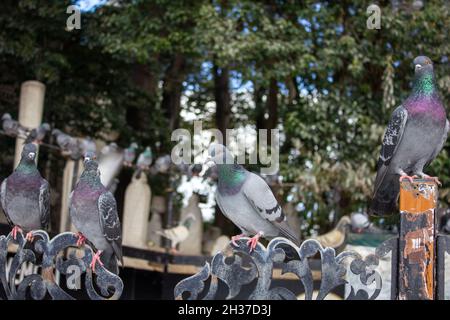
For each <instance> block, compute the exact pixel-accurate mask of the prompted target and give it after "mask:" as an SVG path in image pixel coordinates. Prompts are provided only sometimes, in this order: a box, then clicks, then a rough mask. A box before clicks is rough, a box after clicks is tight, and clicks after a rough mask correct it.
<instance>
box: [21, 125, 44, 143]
mask: <svg viewBox="0 0 450 320" xmlns="http://www.w3.org/2000/svg"><path fill="white" fill-rule="evenodd" d="M50 130H51V128H50V125H49V124H48V123H45V122H44V123H43V124H41V125H40V126H39V127H37V128H34V129H33V130H31V131H30V133H28V135H27V138H26V139H25V142H24V144H27V143H37V144H40V143H42V141H44V139H45V136H46V135H47V133H48V132H50Z"/></svg>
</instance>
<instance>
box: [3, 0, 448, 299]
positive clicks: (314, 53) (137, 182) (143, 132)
mask: <svg viewBox="0 0 450 320" xmlns="http://www.w3.org/2000/svg"><path fill="white" fill-rule="evenodd" d="M372 3H375V4H377V5H378V6H379V7H380V8H381V26H380V27H381V28H380V29H368V28H367V25H366V21H367V19H368V17H369V16H370V14H369V13H367V12H366V10H367V8H368V6H369V5H370V4H372ZM73 4H75V5H77V6H78V7H79V8H80V10H81V14H80V16H81V20H80V28H79V29H74V30H69V29H68V27H67V19H68V18H69V16H70V15H71V13H67V7H68V6H70V5H73ZM449 7H450V6H449V2H448V1H445V0H441V1H437V0H435V1H432V0H423V1H418V0H415V1H413V0H409V1H406V0H404V1H402V0H397V1H394V0H391V1H370V2H369V1H356V2H354V1H294V0H268V1H246V0H241V1H237V0H222V1H221V0H195V1H194V0H185V1H182V0H180V1H173V0H153V1H150V0H148V1H144V0H134V1H131V0H130V1H119V0H116V1H114V0H110V1H108V0H84V1H83V0H80V1H62V0H59V1H38V0H3V1H2V2H1V4H0V26H1V28H0V113H1V114H3V113H6V112H7V113H10V114H11V115H12V118H14V119H18V118H20V115H19V106H20V105H21V103H20V101H21V99H22V98H21V95H22V94H26V92H25V91H24V89H23V87H22V90H21V86H22V84H23V83H24V82H26V81H30V80H34V81H38V82H39V83H41V84H43V85H44V89H42V88H41V89H38V90H41V91H40V94H41V95H42V96H43V109H42V115H39V116H37V115H36V117H41V118H42V119H41V120H42V121H39V122H47V123H49V124H50V126H51V127H52V128H58V129H60V130H61V131H63V132H65V133H67V134H69V135H70V136H71V137H76V138H77V139H78V141H79V142H80V144H83V141H91V142H94V143H95V150H96V151H97V154H98V157H99V161H100V163H101V168H103V170H104V171H105V172H106V173H105V177H106V178H105V179H106V180H107V181H105V184H107V185H108V187H109V188H111V189H112V191H114V194H115V197H116V199H117V202H118V208H119V214H120V216H121V220H122V222H123V226H124V234H125V233H127V231H126V230H129V233H130V232H131V233H133V232H134V231H133V230H136V228H137V226H139V227H142V226H144V228H143V229H142V228H141V229H142V231H141V232H140V233H139V235H136V237H137V238H138V239H137V238H133V239H132V237H131V238H129V239H128V240H126V236H125V235H124V240H125V242H124V245H125V246H128V247H129V251H125V252H128V255H129V259H127V260H126V264H127V265H128V266H129V268H128V269H126V270H125V271H124V277H130V279H133V280H132V281H136V279H137V278H136V277H137V275H136V274H137V273H139V272H143V271H142V270H147V271H148V270H150V271H149V272H153V273H145V274H144V273H142V274H143V275H142V274H141V276H142V277H148V278H147V280H148V281H149V283H156V282H157V283H159V285H160V286H161V287H162V286H163V285H162V284H161V283H162V280H161V279H163V278H161V277H162V276H161V275H160V273H161V272H162V273H163V274H165V275H166V276H168V277H171V276H172V275H171V274H179V273H184V274H188V273H194V272H195V270H196V269H195V268H194V269H189V268H187V267H186V268H184V269H183V268H181V267H179V268H178V269H176V270H172V271H171V270H169V269H170V268H169V269H168V265H169V264H170V263H169V262H168V261H166V260H164V261H159V262H158V263H160V264H162V265H164V268H162V269H158V268H159V267H157V266H156V264H157V263H156V262H155V263H153V264H151V263H150V265H152V267H148V264H149V263H147V262H146V264H145V267H142V263H141V262H142V260H146V261H147V260H151V259H153V258H151V257H154V256H153V255H152V253H148V252H167V250H168V249H169V248H170V247H171V245H170V243H167V241H166V240H164V238H163V237H161V236H160V235H158V234H156V233H155V232H156V231H161V230H162V229H164V228H172V227H174V226H177V225H179V224H180V223H181V224H182V222H183V221H184V220H183V219H184V217H186V215H187V214H189V213H191V214H192V213H195V215H196V216H197V219H196V220H195V221H196V223H195V227H194V228H191V229H190V237H192V239H193V240H192V241H189V240H188V241H184V243H185V244H184V245H183V242H182V243H180V244H179V245H178V246H177V248H176V249H177V250H178V253H177V254H176V256H177V257H178V258H174V259H175V260H173V261H172V262H173V263H174V264H177V265H183V266H189V265H191V264H192V265H197V266H198V265H201V264H202V263H203V262H202V261H204V259H206V258H205V257H207V256H209V255H211V252H214V251H213V250H216V249H217V248H219V249H220V248H222V247H223V246H224V245H226V243H227V241H228V240H227V239H228V237H229V236H231V235H234V234H235V233H236V232H237V231H238V230H236V228H235V227H234V225H233V224H231V223H230V222H229V221H228V220H227V219H226V218H225V217H224V216H223V215H222V214H221V213H220V210H219V209H218V208H216V206H215V202H214V188H215V181H214V174H209V175H206V176H203V175H202V177H200V176H199V172H200V171H202V170H203V169H202V168H201V167H194V166H174V165H173V164H171V162H170V161H168V160H167V155H170V152H171V150H172V147H173V146H174V144H175V142H171V141H170V134H171V132H172V131H173V130H174V129H177V128H185V129H187V130H189V131H192V130H193V121H194V120H201V121H203V129H208V128H218V129H219V130H221V131H224V130H225V129H226V128H235V129H240V130H244V131H245V130H252V129H275V128H277V129H280V132H281V149H280V170H279V172H278V173H277V174H276V175H274V176H268V177H266V179H267V181H268V182H269V184H270V185H271V187H272V190H273V191H274V193H275V194H276V196H277V198H278V199H279V201H280V203H281V204H282V206H283V207H284V210H285V211H286V212H287V213H288V216H289V217H290V220H291V224H292V225H293V227H294V228H295V230H296V232H298V234H299V235H300V237H301V239H306V238H309V237H318V236H320V235H323V234H326V233H328V232H332V231H333V230H344V229H343V228H341V229H339V226H342V224H341V225H340V224H339V221H341V220H342V218H343V217H345V216H350V215H351V214H361V215H364V214H365V213H366V209H367V206H368V201H369V199H370V196H371V192H372V184H373V181H374V178H375V164H376V161H377V159H378V154H379V146H380V143H381V139H382V135H383V131H384V129H385V126H386V124H387V121H388V120H389V117H390V115H391V112H392V111H393V110H394V108H395V107H396V106H398V105H399V104H400V103H401V102H402V100H403V99H404V98H405V97H406V96H407V95H408V93H409V90H410V88H411V82H412V78H413V68H412V60H413V58H414V57H415V56H417V55H427V56H429V57H430V58H431V59H432V60H433V62H434V64H435V72H436V78H437V84H438V86H439V90H440V92H441V95H442V98H443V101H444V104H445V105H446V106H448V104H449V100H450V73H449V71H450V67H449V61H448V59H449V55H450V45H449V43H450V42H449V38H448V34H449V27H450V18H449ZM30 117H33V115H31V116H30ZM31 121H32V120H31ZM133 142H134V143H136V144H137V148H135V153H136V159H137V158H138V156H139V155H140V154H142V153H145V150H146V147H150V148H149V149H150V150H151V156H150V158H151V165H149V166H148V167H145V168H144V169H145V170H143V173H144V174H139V175H137V174H136V171H137V170H136V169H139V166H138V165H136V164H133V166H131V167H130V166H127V165H123V156H124V150H125V149H127V148H129V146H130V145H131V144H132V143H133ZM44 143H45V144H49V145H55V143H56V142H55V139H54V137H53V136H51V135H50V134H49V135H47V136H46V138H45V140H44ZM449 147H450V143H449V142H447V145H446V146H445V148H444V150H443V151H442V152H441V153H440V155H439V157H438V158H437V159H436V160H435V161H434V162H433V163H432V166H431V168H430V169H429V170H428V172H427V173H429V174H431V175H437V176H439V179H440V180H441V181H442V182H443V187H442V188H441V189H440V193H439V195H440V200H441V202H440V207H441V210H442V211H443V212H445V211H446V210H447V208H448V205H449V203H450V189H449V188H450V171H449V170H448V169H447V168H449V167H450V159H449V154H448V152H449ZM0 148H1V150H2V157H1V158H0V179H3V178H5V177H6V176H8V175H9V174H10V173H11V171H12V169H13V166H14V150H15V139H12V138H11V137H8V136H5V135H3V136H0ZM135 161H136V160H135ZM78 162H79V161H78V160H77V159H72V158H71V157H70V156H67V155H64V154H61V152H60V150H56V149H54V148H50V147H45V145H42V146H41V151H40V155H39V163H38V165H39V168H40V170H41V173H42V174H43V176H44V177H46V179H47V180H48V181H49V182H50V185H51V187H52V190H51V191H52V211H51V218H52V220H51V221H52V222H51V229H50V231H51V232H53V233H58V232H61V231H64V230H69V229H70V228H71V227H70V221H68V220H67V219H68V218H67V210H66V207H65V205H66V201H67V199H66V198H67V192H68V190H70V186H71V183H72V181H73V176H74V175H75V176H76V175H78V174H79V173H80V170H82V169H79V168H78V169H76V167H77V166H79V163H78ZM102 164H103V167H102ZM80 168H81V167H80ZM248 168H249V169H251V170H254V171H257V169H258V165H252V166H248ZM138 171H139V170H138ZM102 175H103V172H102ZM127 198H128V200H127ZM127 212H129V213H128V215H129V218H128V221H127V217H126V215H127ZM1 218H2V219H4V217H3V216H2V217H1ZM3 221H4V220H3ZM142 221H144V222H145V223H143V222H142ZM371 221H372V223H373V226H374V227H377V228H380V230H384V231H386V232H391V231H393V229H395V224H396V218H395V217H394V218H391V219H384V220H383V219H371ZM344 222H345V221H344ZM349 223H350V222H349V221H347V224H349ZM127 228H128V229H127ZM336 228H337V229H336ZM5 230H6V229H5ZM193 230H194V231H193ZM7 231H8V230H7ZM219 238H220V239H221V240H218V239H219ZM127 241H128V242H127ZM336 241H337V242H336V243H333V246H336V247H338V246H341V245H342V243H341V242H339V241H341V240H339V239H338V240H336ZM183 246H184V247H183ZM160 249H161V250H160ZM163 249H164V250H165V251H163ZM133 250H134V251H133ZM158 250H159V251H158ZM125 255H127V253H126V254H125ZM183 255H186V256H189V255H192V256H194V257H197V258H198V259H197V260H196V259H194V258H192V259H194V260H189V258H186V259H187V260H183V258H182V256H183ZM164 257H165V256H164ZM155 259H156V258H155ZM177 259H179V260H177ZM140 261H141V262H140ZM177 261H178V262H177ZM193 270H194V271H193ZM148 274H150V275H148ZM156 274H158V275H156ZM175 278H176V277H175ZM175 278H174V279H175ZM155 279H159V280H155ZM130 281H131V280H130ZM174 281H175V280H174ZM129 283H131V282H129ZM142 283H145V282H141V285H143V284H142ZM133 285H135V284H133ZM129 287H130V286H128V288H129ZM146 288H147V289H146V290H149V289H148V287H146ZM172 288H173V286H172ZM130 290H131V289H130ZM164 290H166V291H164ZM170 290H171V288H166V289H161V290H160V291H158V292H157V293H152V297H157V298H161V297H166V296H167V295H165V294H168V293H167V292H169V293H170ZM135 292H137V291H133V290H131V291H129V292H128V293H127V294H128V296H127V297H135V295H136V293H135ZM164 292H166V293H164ZM167 297H168V296H167Z"/></svg>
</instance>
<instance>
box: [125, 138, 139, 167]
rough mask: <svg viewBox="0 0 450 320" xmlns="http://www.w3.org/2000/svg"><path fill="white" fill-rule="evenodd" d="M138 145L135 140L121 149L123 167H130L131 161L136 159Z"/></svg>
mask: <svg viewBox="0 0 450 320" xmlns="http://www.w3.org/2000/svg"><path fill="white" fill-rule="evenodd" d="M137 148H138V145H137V143H136V142H133V143H132V144H130V146H129V147H128V148H126V149H125V150H124V151H123V165H124V166H125V167H132V166H133V161H134V159H136V149H137Z"/></svg>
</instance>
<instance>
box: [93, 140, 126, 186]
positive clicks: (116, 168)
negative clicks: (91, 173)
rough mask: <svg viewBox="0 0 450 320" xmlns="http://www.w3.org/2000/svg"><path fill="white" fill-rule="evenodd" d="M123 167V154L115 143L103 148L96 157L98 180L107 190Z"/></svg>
mask: <svg viewBox="0 0 450 320" xmlns="http://www.w3.org/2000/svg"><path fill="white" fill-rule="evenodd" d="M122 166H123V152H122V151H121V150H119V148H118V147H117V145H116V144H115V143H110V144H109V145H107V146H105V147H104V148H103V149H102V151H101V152H100V155H99V157H98V169H99V170H100V172H101V174H100V180H101V181H102V183H103V185H104V186H105V187H107V188H109V187H110V185H111V184H112V183H113V181H114V178H115V177H116V176H117V175H118V174H119V172H120V170H121V169H122Z"/></svg>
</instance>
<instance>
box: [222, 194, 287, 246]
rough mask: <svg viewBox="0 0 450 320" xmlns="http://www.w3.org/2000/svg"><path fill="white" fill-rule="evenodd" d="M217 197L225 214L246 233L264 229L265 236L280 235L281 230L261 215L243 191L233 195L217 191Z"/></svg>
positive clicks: (252, 233) (251, 233)
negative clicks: (221, 193)
mask: <svg viewBox="0 0 450 320" xmlns="http://www.w3.org/2000/svg"><path fill="white" fill-rule="evenodd" d="M216 199H217V202H218V203H219V206H220V208H221V209H222V211H223V214H224V215H225V216H226V217H227V218H228V219H230V220H231V221H232V222H233V223H234V224H235V225H236V226H237V227H239V228H240V229H241V230H242V231H243V232H244V233H247V234H248V235H254V234H256V233H257V232H259V231H262V232H264V236H265V237H269V238H273V237H276V236H278V234H279V230H278V229H277V228H276V227H274V226H273V225H272V224H271V223H270V222H269V221H267V220H266V219H264V218H263V217H261V215H260V214H259V213H258V212H257V211H256V210H255V209H254V207H253V206H252V205H251V204H250V202H249V201H248V199H247V198H246V197H245V196H244V195H243V194H242V193H238V194H236V195H232V196H223V195H220V194H219V193H217V198H216Z"/></svg>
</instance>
